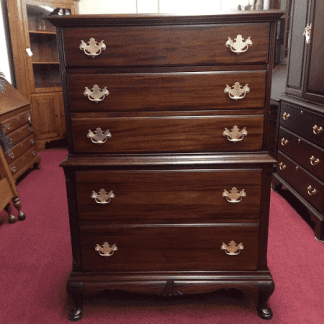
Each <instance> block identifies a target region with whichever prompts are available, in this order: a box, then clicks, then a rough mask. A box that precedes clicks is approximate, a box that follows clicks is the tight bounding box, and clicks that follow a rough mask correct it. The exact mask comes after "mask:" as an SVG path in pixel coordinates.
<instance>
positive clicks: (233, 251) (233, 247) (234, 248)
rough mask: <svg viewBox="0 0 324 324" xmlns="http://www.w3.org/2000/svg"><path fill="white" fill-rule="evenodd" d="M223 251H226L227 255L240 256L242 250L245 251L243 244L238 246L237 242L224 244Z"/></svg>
mask: <svg viewBox="0 0 324 324" xmlns="http://www.w3.org/2000/svg"><path fill="white" fill-rule="evenodd" d="M221 250H224V251H225V253H226V254H227V255H238V254H240V252H241V250H244V246H243V244H242V242H241V243H240V244H238V245H237V244H236V243H235V241H231V242H230V243H229V244H228V245H227V244H225V243H223V245H222V246H221Z"/></svg>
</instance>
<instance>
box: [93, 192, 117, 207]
mask: <svg viewBox="0 0 324 324" xmlns="http://www.w3.org/2000/svg"><path fill="white" fill-rule="evenodd" d="M91 198H93V199H94V200H95V201H96V203H97V204H102V205H104V204H109V203H110V201H111V199H113V198H115V195H114V193H113V192H112V191H110V192H109V193H107V192H106V190H105V189H100V190H99V193H96V192H95V191H92V195H91Z"/></svg>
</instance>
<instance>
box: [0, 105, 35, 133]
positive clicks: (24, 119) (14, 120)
mask: <svg viewBox="0 0 324 324" xmlns="http://www.w3.org/2000/svg"><path fill="white" fill-rule="evenodd" d="M30 118H31V117H30V110H27V111H24V112H22V113H21V114H18V115H16V116H14V117H11V118H9V119H7V120H4V121H2V122H1V123H0V129H1V131H2V133H3V134H9V133H11V132H13V131H15V130H16V129H18V128H20V127H22V126H24V125H25V124H27V123H29V122H31V119H30Z"/></svg>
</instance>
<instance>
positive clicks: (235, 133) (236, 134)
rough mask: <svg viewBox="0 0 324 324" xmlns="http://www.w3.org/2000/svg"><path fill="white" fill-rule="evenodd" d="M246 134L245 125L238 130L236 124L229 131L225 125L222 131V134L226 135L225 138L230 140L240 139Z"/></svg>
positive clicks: (236, 140)
mask: <svg viewBox="0 0 324 324" xmlns="http://www.w3.org/2000/svg"><path fill="white" fill-rule="evenodd" d="M247 134H248V133H247V131H246V127H244V128H243V129H242V130H240V129H239V128H238V127H237V126H236V125H235V126H233V128H232V129H231V130H230V131H229V130H228V129H227V128H226V127H225V131H224V132H223V136H227V139H228V140H229V141H230V142H239V141H242V140H243V138H244V136H246V135H247Z"/></svg>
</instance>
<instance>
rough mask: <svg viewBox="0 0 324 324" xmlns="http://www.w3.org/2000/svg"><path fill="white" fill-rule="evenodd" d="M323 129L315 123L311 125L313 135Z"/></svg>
mask: <svg viewBox="0 0 324 324" xmlns="http://www.w3.org/2000/svg"><path fill="white" fill-rule="evenodd" d="M322 131H323V127H318V126H317V125H314V126H313V133H314V134H315V135H318V134H321V133H322Z"/></svg>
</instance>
